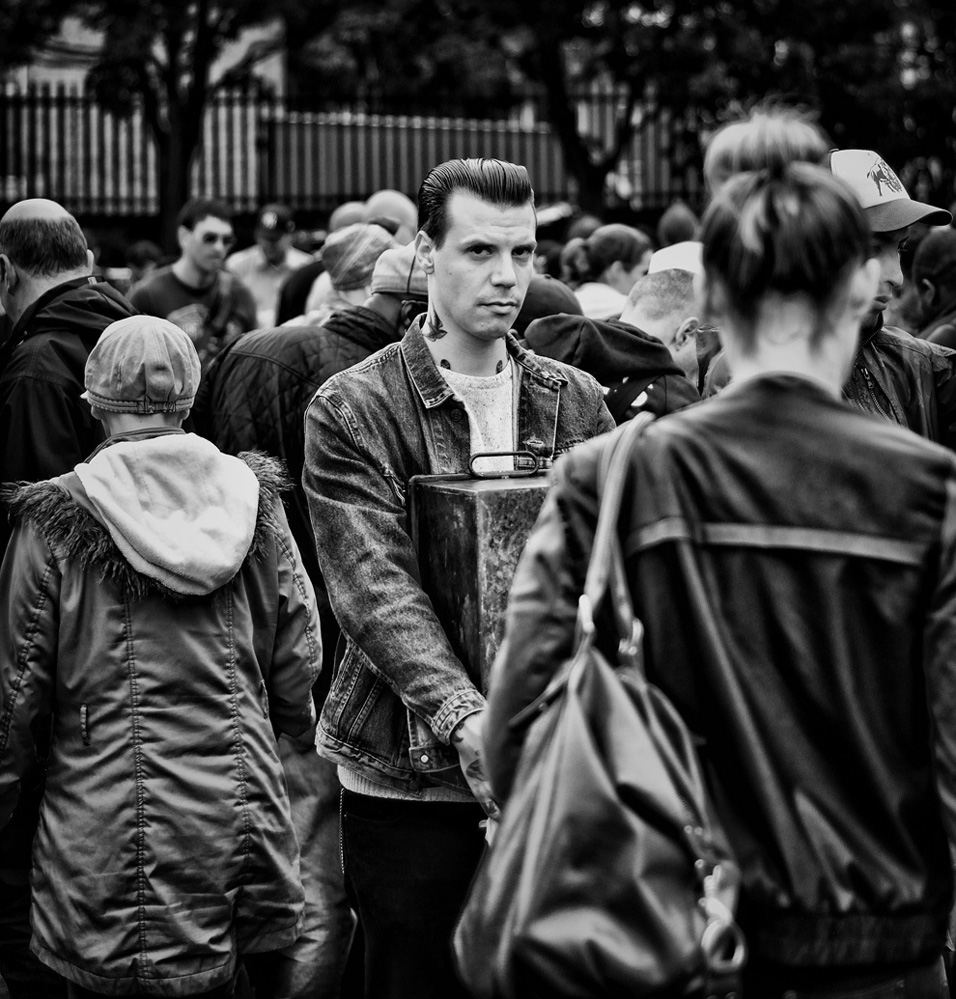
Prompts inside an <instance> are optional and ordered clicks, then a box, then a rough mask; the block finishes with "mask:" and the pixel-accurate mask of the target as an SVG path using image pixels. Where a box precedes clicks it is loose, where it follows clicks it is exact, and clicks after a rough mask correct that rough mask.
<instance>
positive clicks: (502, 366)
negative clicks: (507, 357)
mask: <svg viewBox="0 0 956 999" xmlns="http://www.w3.org/2000/svg"><path fill="white" fill-rule="evenodd" d="M504 370H505V362H504V361H499V362H498V364H497V366H496V367H495V374H496V375H500V374H501V372H502V371H504Z"/></svg>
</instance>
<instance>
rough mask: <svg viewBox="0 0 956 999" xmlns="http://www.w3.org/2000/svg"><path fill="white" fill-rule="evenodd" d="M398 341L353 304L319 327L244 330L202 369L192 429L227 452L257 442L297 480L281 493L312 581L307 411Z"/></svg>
mask: <svg viewBox="0 0 956 999" xmlns="http://www.w3.org/2000/svg"><path fill="white" fill-rule="evenodd" d="M399 339H401V337H400V336H399V334H398V333H397V332H396V330H395V328H394V326H392V325H391V324H390V323H387V322H386V321H385V320H384V319H383V318H382V317H381V316H380V315H379V314H378V313H377V312H373V311H372V310H371V309H366V308H365V307H364V306H361V305H358V306H355V307H354V308H352V309H346V310H344V311H343V312H336V313H334V314H333V315H332V316H330V317H329V318H328V319H327V320H326V321H325V323H324V324H323V325H322V326H318V327H317V326H287V327H283V328H281V329H273V330H260V331H258V332H255V333H249V334H247V335H246V336H244V337H242V338H241V339H240V340H237V341H236V343H235V344H234V345H233V346H232V347H231V348H230V349H229V350H228V351H226V352H225V353H223V354H221V355H220V356H219V357H218V358H216V361H215V362H214V363H213V364H212V365H211V366H210V367H209V369H208V371H207V372H206V373H205V374H204V375H203V381H202V385H201V386H200V389H199V395H198V396H197V398H196V404H195V406H194V407H193V421H194V425H195V429H196V432H197V433H200V434H202V436H203V437H206V438H208V439H209V440H211V441H212V442H213V443H214V444H215V445H216V446H217V447H218V448H220V449H221V450H223V451H225V452H226V453H228V454H238V453H239V452H240V451H246V450H249V449H251V448H255V449H257V450H260V451H265V452H266V453H267V454H271V455H273V456H274V457H276V458H281V459H282V460H283V461H284V462H285V465H286V468H287V469H288V471H289V475H290V476H291V478H292V481H293V483H294V485H293V488H292V489H291V490H290V491H289V492H288V493H287V494H286V495H285V497H284V500H285V504H286V512H287V513H288V516H289V527H290V528H291V529H292V536H293V537H294V538H295V540H296V542H297V543H298V545H299V549H300V551H301V552H302V561H303V564H304V565H305V568H306V571H307V572H308V573H309V576H310V578H311V579H312V580H313V581H315V582H318V581H319V579H320V576H319V564H318V561H317V559H316V557H315V540H314V538H313V536H312V524H311V522H310V521H309V507H308V504H307V502H306V499H305V492H304V491H303V489H302V465H303V463H304V451H305V430H304V424H303V420H304V417H305V410H306V408H307V407H308V405H309V403H310V402H311V401H312V396H314V395H315V391H316V389H317V388H318V387H319V386H320V385H322V384H323V383H324V382H325V381H326V379H328V378H331V377H332V375H334V374H337V373H338V372H339V371H344V370H345V369H346V368H350V367H351V366H352V365H353V364H357V363H358V362H359V361H364V360H365V358H366V357H368V356H369V355H370V354H374V353H375V351H377V350H379V349H380V348H382V347H385V346H386V345H388V344H390V343H393V342H395V341H397V340H399Z"/></svg>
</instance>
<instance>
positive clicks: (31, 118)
mask: <svg viewBox="0 0 956 999" xmlns="http://www.w3.org/2000/svg"><path fill="white" fill-rule="evenodd" d="M618 100H619V97H618V96H616V95H615V94H614V93H613V91H609V90H607V89H604V90H600V89H597V88H595V89H593V90H592V91H590V92H589V93H588V94H585V95H582V96H581V97H580V98H579V99H578V101H577V110H578V115H579V121H580V123H581V124H582V125H583V126H584V128H585V129H586V130H587V131H588V132H589V133H590V134H591V135H592V137H593V138H594V141H595V142H596V143H600V142H602V141H604V140H605V139H607V138H609V130H610V128H611V125H612V122H613V113H614V110H615V102H616V101H618ZM638 114H640V111H638ZM687 132H688V128H687V122H675V121H673V120H671V119H654V120H648V121H647V122H643V123H642V124H641V127H640V128H639V129H638V130H637V131H636V132H635V135H634V137H633V138H632V140H631V142H630V143H629V145H628V146H627V148H626V149H625V151H624V154H623V155H622V157H621V161H620V164H619V166H618V168H617V170H616V171H615V172H614V174H613V177H612V181H613V185H614V187H615V189H616V191H617V194H618V196H619V197H620V198H622V199H624V200H625V201H627V202H628V203H629V204H630V207H632V208H634V209H636V210H642V209H655V208H663V207H664V206H666V205H667V204H668V203H669V202H670V201H672V200H673V199H674V198H676V197H682V198H684V199H685V200H688V201H690V202H691V203H695V202H697V201H698V199H699V195H700V188H699V182H698V173H697V171H696V170H695V169H693V166H692V163H691V161H693V157H690V160H687V162H684V163H683V165H681V163H682V156H681V155H680V150H679V149H677V148H676V147H677V146H678V145H679V144H680V143H681V142H682V141H685V140H684V139H683V138H682V136H686V134H687ZM675 152H676V153H678V155H676V156H675ZM479 155H481V156H497V157H500V158H502V159H509V160H512V161H515V162H519V163H524V164H525V165H526V166H527V167H528V169H529V172H530V173H531V177H532V182H533V184H534V187H535V191H536V194H537V198H538V201H539V203H544V202H554V201H562V200H570V201H575V200H577V197H578V194H579V192H578V191H577V189H576V187H575V181H574V178H573V177H572V176H570V174H569V173H568V171H567V170H566V169H565V166H564V163H563V159H562V155H561V149H560V146H559V144H558V141H557V139H556V137H555V136H554V134H553V133H552V130H551V128H550V126H549V125H548V124H547V122H545V121H542V120H541V118H540V115H539V112H538V109H537V105H536V104H535V103H534V102H533V101H530V100H529V101H528V102H527V103H526V104H524V105H523V106H521V107H519V108H518V109H516V110H515V111H514V112H513V113H511V114H509V116H507V117H505V118H501V119H487V120H481V119H473V118H461V117H425V116H418V115H414V114H408V115H387V114H369V113H362V112H350V111H334V112H328V111H313V110H308V109H303V108H302V107H301V106H300V105H297V104H295V103H293V102H289V101H285V100H283V99H280V98H276V97H271V96H264V95H261V94H255V93H251V92H248V91H238V90H236V91H224V92H219V93H217V94H215V96H214V97H213V98H212V99H211V100H210V102H209V105H208V107H207V110H206V114H205V120H204V129H203V141H202V145H201V148H200V150H199V153H198V155H197V157H196V159H195V161H194V164H193V169H192V193H193V194H194V195H200V196H210V197H213V196H215V197H219V198H222V199H224V200H226V201H227V202H228V203H229V204H230V205H231V206H232V207H233V208H234V209H235V210H236V211H238V212H244V211H249V212H251V211H254V210H255V209H256V208H257V207H258V206H259V205H261V204H263V203H264V202H266V201H281V202H284V203H287V204H289V205H290V206H291V207H293V208H294V209H297V210H302V209H307V210H323V211H327V210H329V209H330V208H332V207H334V206H335V205H337V204H340V203H341V202H342V201H346V200H352V199H364V198H365V197H367V196H368V194H369V193H371V192H372V191H375V190H378V189H380V188H383V187H388V188H395V189H398V190H401V191H404V192H405V193H407V194H409V195H410V196H414V194H415V192H416V191H417V189H418V185H419V183H420V181H421V178H422V177H423V176H424V175H425V174H426V173H427V172H428V170H429V169H430V168H431V167H432V166H434V165H435V164H436V163H439V162H441V161H442V160H445V159H448V158H451V157H455V156H479ZM683 159H684V160H686V159H687V158H686V157H683ZM675 163H676V164H678V165H676V166H675ZM0 197H2V199H3V200H4V201H5V202H7V203H11V202H14V201H17V200H19V199H21V198H28V197H49V198H54V199H55V200H57V201H60V202H61V203H63V204H64V205H65V206H66V207H68V208H69V209H70V210H71V211H73V212H74V214H77V215H98V216H117V217H121V216H145V215H153V214H155V213H156V212H157V210H158V162H157V152H156V147H155V144H154V142H153V140H152V138H151V135H150V132H149V129H148V128H147V126H146V122H145V120H144V117H143V113H142V110H141V109H140V108H137V107H134V109H133V111H132V113H131V114H129V115H128V116H123V117H120V116H118V115H115V114H112V113H111V112H109V111H107V110H105V109H103V108H102V107H100V106H99V105H98V104H97V103H96V102H95V101H94V100H93V98H92V96H91V95H90V94H88V93H86V92H84V91H81V90H79V89H77V88H68V87H66V86H63V85H59V86H50V85H44V84H39V85H30V86H28V87H27V88H24V89H19V88H15V87H11V86H7V87H6V88H5V89H3V90H0Z"/></svg>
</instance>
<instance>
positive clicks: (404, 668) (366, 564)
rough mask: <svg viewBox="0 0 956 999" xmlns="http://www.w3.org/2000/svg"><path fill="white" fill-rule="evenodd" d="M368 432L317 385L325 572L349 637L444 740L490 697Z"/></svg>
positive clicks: (311, 429)
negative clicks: (435, 590)
mask: <svg viewBox="0 0 956 999" xmlns="http://www.w3.org/2000/svg"><path fill="white" fill-rule="evenodd" d="M388 418H389V417H388V415H387V414H384V413H383V414H382V419H383V420H385V419H388ZM363 429H364V428H363V425H362V421H359V420H358V419H356V414H355V412H354V409H353V407H352V406H351V404H350V401H349V400H347V399H345V398H343V397H342V396H341V395H333V394H330V393H329V392H326V391H323V390H320V391H319V393H318V394H317V395H316V397H315V398H314V399H313V400H312V403H311V404H310V406H309V409H308V410H307V412H306V435H305V472H304V475H303V484H304V486H305V490H306V495H307V496H308V500H309V511H310V514H311V517H312V526H313V530H314V532H315V539H316V548H317V552H318V556H319V562H320V565H321V569H322V575H323V577H324V579H325V581H326V584H327V586H328V590H329V597H330V600H331V603H332V609H333V611H334V613H335V616H336V619H337V620H338V622H339V624H340V625H341V627H342V631H343V632H344V634H345V635H346V637H347V638H348V639H349V640H350V641H352V642H354V643H355V644H356V645H357V646H358V648H359V649H360V650H361V652H362V653H363V655H364V657H365V659H366V661H367V663H368V665H369V668H370V669H371V670H372V671H373V672H374V673H375V674H377V675H378V676H380V677H381V679H383V680H384V681H385V682H386V683H387V684H388V685H389V687H390V688H391V689H392V690H393V691H394V692H395V693H396V694H397V695H398V696H399V697H400V698H401V700H402V701H403V703H404V704H405V706H406V707H407V708H408V709H409V710H410V711H412V712H414V713H415V714H416V715H417V716H418V717H420V718H421V719H422V720H423V721H424V722H426V724H427V725H428V726H429V727H430V728H431V730H432V731H433V732H434V733H435V735H436V736H437V737H438V738H439V739H440V740H441V741H442V742H444V743H446V744H447V743H448V742H449V741H450V739H451V733H452V731H453V730H454V729H455V727H456V726H457V725H458V724H459V722H461V721H462V720H463V719H464V718H465V717H467V716H468V715H470V714H474V713H475V712H476V711H480V710H482V709H483V708H484V704H485V701H484V698H483V696H482V695H481V693H480V692H479V691H478V690H477V688H476V687H475V686H474V684H473V683H472V682H471V680H470V679H469V678H468V676H467V673H466V671H465V667H464V666H463V665H462V663H461V662H460V660H459V659H458V658H457V657H456V656H455V654H454V652H453V651H452V649H451V646H450V644H449V642H448V639H447V637H446V635H445V632H444V630H443V629H442V626H441V624H440V623H439V621H438V618H437V617H436V616H435V612H434V610H433V609H432V605H431V602H430V601H429V599H428V597H427V596H426V595H425V593H424V591H423V590H422V587H421V582H420V577H419V569H418V560H417V558H416V555H415V550H414V547H413V544H412V540H411V537H410V535H409V533H408V530H407V526H406V511H405V504H404V488H405V481H404V476H402V475H401V474H400V473H399V472H398V470H397V469H395V468H394V467H389V464H388V459H387V457H386V456H384V455H377V454H375V453H374V452H373V449H372V448H371V447H370V446H369V444H368V442H367V441H366V440H365V439H364V438H363V436H362V431H363Z"/></svg>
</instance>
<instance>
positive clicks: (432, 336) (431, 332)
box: [424, 311, 448, 340]
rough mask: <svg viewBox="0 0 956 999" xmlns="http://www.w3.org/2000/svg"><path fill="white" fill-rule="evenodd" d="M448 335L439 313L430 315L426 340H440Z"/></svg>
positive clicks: (430, 313)
mask: <svg viewBox="0 0 956 999" xmlns="http://www.w3.org/2000/svg"><path fill="white" fill-rule="evenodd" d="M447 333H448V330H446V329H445V327H444V326H443V325H442V321H441V317H440V316H439V315H438V313H437V312H434V311H432V312H429V313H428V332H427V333H425V334H424V336H425V339H426V340H440V339H441V338H442V337H443V336H445V335H446V334H447Z"/></svg>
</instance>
